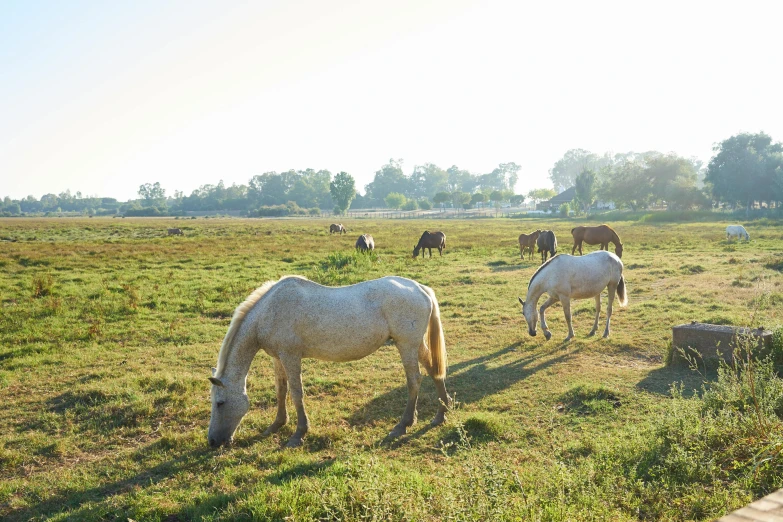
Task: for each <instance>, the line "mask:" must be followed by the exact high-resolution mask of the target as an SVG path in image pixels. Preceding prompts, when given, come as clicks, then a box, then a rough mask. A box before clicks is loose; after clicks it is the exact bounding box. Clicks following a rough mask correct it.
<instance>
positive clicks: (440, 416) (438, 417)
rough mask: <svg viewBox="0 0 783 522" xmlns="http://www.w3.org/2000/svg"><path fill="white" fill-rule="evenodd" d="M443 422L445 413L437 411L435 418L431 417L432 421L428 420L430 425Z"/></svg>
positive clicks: (438, 424)
mask: <svg viewBox="0 0 783 522" xmlns="http://www.w3.org/2000/svg"><path fill="white" fill-rule="evenodd" d="M444 422H446V414H445V413H438V414H436V415H435V418H434V419H432V422H430V426H440V425H441V424H443V423H444Z"/></svg>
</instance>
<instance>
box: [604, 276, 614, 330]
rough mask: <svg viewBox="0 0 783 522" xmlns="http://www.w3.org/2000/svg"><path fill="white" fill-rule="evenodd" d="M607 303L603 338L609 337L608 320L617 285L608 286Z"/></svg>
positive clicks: (610, 316) (610, 315) (610, 317)
mask: <svg viewBox="0 0 783 522" xmlns="http://www.w3.org/2000/svg"><path fill="white" fill-rule="evenodd" d="M608 290H609V304H607V305H606V329H605V330H604V338H607V337H609V321H610V319H612V303H613V302H614V296H615V294H616V293H617V285H615V286H611V285H610V286H609V288H608Z"/></svg>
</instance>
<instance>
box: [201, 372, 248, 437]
mask: <svg viewBox="0 0 783 522" xmlns="http://www.w3.org/2000/svg"><path fill="white" fill-rule="evenodd" d="M216 373H217V370H216V369H215V368H212V377H210V378H209V381H210V382H211V383H212V416H211V417H210V419H209V433H208V437H209V445H210V446H212V447H213V448H214V447H217V446H220V445H222V444H227V443H231V441H232V440H233V438H234V432H235V431H236V429H237V427H238V426H239V423H240V422H242V418H243V417H244V416H245V414H246V413H247V411H248V410H249V409H250V399H248V397H247V392H246V391H245V387H244V383H240V384H238V385H237V383H231V382H224V380H227V379H226V378H225V377H223V379H218V378H217V377H216V376H215V374H216Z"/></svg>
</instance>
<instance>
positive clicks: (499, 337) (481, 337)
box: [0, 219, 783, 521]
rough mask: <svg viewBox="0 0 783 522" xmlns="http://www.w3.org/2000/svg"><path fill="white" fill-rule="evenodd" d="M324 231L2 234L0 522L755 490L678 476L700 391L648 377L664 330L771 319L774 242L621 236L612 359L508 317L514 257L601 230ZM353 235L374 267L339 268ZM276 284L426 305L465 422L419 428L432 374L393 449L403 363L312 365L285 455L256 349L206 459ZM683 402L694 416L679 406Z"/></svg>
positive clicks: (694, 234) (776, 228)
mask: <svg viewBox="0 0 783 522" xmlns="http://www.w3.org/2000/svg"><path fill="white" fill-rule="evenodd" d="M329 223H330V221H328V220H299V219H297V220H241V219H223V220H221V219H198V220H174V219H136V220H134V219H122V220H120V219H113V220H112V219H0V238H5V239H14V240H16V241H15V242H0V393H1V394H2V403H3V407H2V408H0V426H2V429H0V518H3V519H6V520H28V519H35V520H43V519H47V520H114V519H117V520H125V519H127V518H132V519H134V520H137V521H146V520H159V521H176V520H193V519H203V520H389V519H394V520H443V519H454V520H505V519H520V518H521V519H531V520H573V519H612V520H637V519H699V518H710V517H716V516H720V515H722V514H725V513H726V512H728V511H730V510H731V509H735V508H737V507H739V506H741V505H743V504H745V503H747V502H749V501H750V500H751V499H752V498H753V497H754V496H757V495H758V494H759V493H760V491H759V488H763V487H766V486H765V485H759V484H758V483H754V482H753V480H750V479H748V480H738V479H736V476H737V475H736V469H737V468H738V464H737V463H736V462H722V461H718V462H715V461H714V460H715V459H713V460H710V457H709V456H705V457H704V459H703V461H702V460H699V459H696V460H698V462H696V464H694V466H695V467H696V468H698V469H699V470H707V471H703V473H702V475H699V476H697V477H691V478H688V477H687V475H688V470H681V471H679V472H677V473H675V472H673V471H671V470H672V469H673V468H674V467H675V466H673V465H671V461H665V462H663V461H661V460H660V459H658V457H659V455H661V454H663V452H664V450H665V448H668V447H669V446H666V444H668V442H667V439H666V436H665V434H663V435H662V432H661V426H662V425H665V424H666V423H667V422H668V420H667V419H671V418H673V417H676V416H677V415H678V413H677V412H678V411H680V410H673V407H672V404H673V403H675V402H676V403H677V404H679V405H680V406H681V407H682V408H683V409H686V408H690V407H692V405H691V402H692V401H689V400H688V399H687V397H688V396H689V395H690V394H691V391H692V390H694V389H699V388H700V387H701V385H702V382H703V381H702V376H700V375H699V374H698V373H696V372H693V371H691V370H689V369H687V368H682V367H666V366H664V359H665V357H666V353H667V349H668V345H669V340H670V339H671V326H673V325H676V324H680V323H684V322H689V321H691V320H698V321H702V322H712V323H718V324H736V325H747V324H750V323H751V322H752V323H753V324H752V325H753V326H757V325H759V324H763V325H765V326H766V327H768V328H770V327H777V326H779V325H780V324H781V323H782V322H783V321H782V320H781V319H782V312H781V306H780V305H781V303H783V287H781V284H782V283H783V274H781V271H780V270H781V267H782V266H783V256H782V255H781V250H783V249H782V248H781V246H782V245H783V242H782V240H783V225H781V224H779V223H775V222H757V223H756V224H754V223H750V224H748V226H747V227H746V228H747V229H748V231H749V233H750V235H751V238H752V240H751V241H750V242H744V241H743V242H736V241H733V242H727V241H726V233H725V227H726V225H727V224H728V223H726V222H712V223H709V222H707V223H691V224H670V223H665V224H644V223H636V222H633V223H632V222H612V223H611V226H612V228H614V229H615V230H616V231H617V232H618V233H619V234H620V237H621V238H622V241H623V244H624V253H623V259H622V261H623V263H624V265H625V270H624V275H625V278H626V281H627V288H628V296H629V305H628V307H627V308H620V307H619V306H615V308H614V315H613V317H612V332H611V337H610V338H609V339H602V338H601V337H600V336H596V337H591V338H588V337H587V333H588V332H589V330H590V328H591V327H592V321H593V313H594V312H593V310H594V301H593V300H592V299H588V300H583V301H576V302H573V303H572V313H573V321H574V324H573V326H574V330H575V332H576V337H575V338H574V339H573V340H572V341H571V342H570V343H568V344H563V343H562V342H561V341H562V339H563V338H564V337H565V335H566V334H567V328H566V325H565V320H564V318H563V311H562V307H561V306H559V305H555V306H553V307H552V308H550V309H549V311H548V314H547V322H548V324H549V328H550V329H551V331H552V333H553V337H552V340H550V341H548V342H547V341H545V340H544V337H543V336H542V335H539V336H537V337H530V336H528V333H527V327H526V324H525V320H524V318H523V317H522V315H521V309H520V306H519V303H518V301H517V296H522V298H523V299H524V296H525V292H526V290H527V282H528V280H529V279H530V277H531V275H532V274H533V272H534V271H535V270H536V268H537V267H538V265H539V262H538V261H539V260H538V259H537V258H538V256H537V255H536V256H533V260H532V261H531V260H529V259H525V260H521V259H520V253H519V244H518V241H517V238H518V236H519V234H520V233H522V232H524V233H529V232H531V231H533V230H535V229H537V228H540V229H551V230H554V232H555V233H556V234H557V239H558V246H559V252H561V253H565V252H569V253H570V250H571V246H572V240H571V237H570V234H569V231H570V230H571V228H572V227H574V226H575V225H579V224H597V223H584V222H579V221H573V220H561V219H551V220H546V219H536V220H526V219H525V220H523V219H517V220H509V219H484V220H444V221H434V220H404V221H403V220H377V221H372V220H349V221H344V222H343V223H344V224H345V226H346V228H347V229H348V230H350V232H349V233H348V234H346V235H338V234H332V235H330V233H329ZM174 227H176V228H181V229H182V230H183V233H184V236H178V235H176V236H169V235H168V233H167V229H168V228H174ZM425 229H428V230H442V231H444V232H445V234H446V236H447V237H448V241H447V243H446V244H447V246H446V249H445V250H444V252H443V256H442V257H441V256H438V255H436V256H434V257H432V258H431V259H430V258H429V257H427V258H426V259H424V260H422V259H421V258H417V259H413V258H412V256H411V251H412V249H413V247H414V246H415V245H416V242H417V240H418V238H419V237H420V236H421V233H422V232H423V231H424V230H425ZM363 233H369V234H372V235H373V237H374V238H375V251H374V252H370V253H366V254H361V253H357V252H355V250H354V243H355V241H356V238H357V237H358V236H359V235H360V234H363ZM584 249H585V252H587V251H593V250H595V249H597V247H589V246H585V247H584ZM526 257H527V256H526ZM284 274H300V275H304V276H306V277H308V278H309V279H311V280H313V281H316V282H319V283H322V284H326V285H343V284H350V283H355V282H359V281H363V280H366V279H372V278H376V277H381V276H384V275H399V276H404V277H409V278H412V279H415V280H417V281H419V282H421V283H422V284H425V285H427V286H430V287H431V288H432V289H433V290H434V291H435V294H436V296H437V298H438V301H439V303H440V307H441V316H442V320H443V328H444V332H445V339H446V346H447V351H448V356H449V370H448V374H447V378H446V385H447V387H448V391H449V393H450V394H451V395H452V396H453V398H454V399H455V401H456V403H455V406H454V408H453V411H451V412H450V413H449V415H448V421H447V422H446V423H445V424H444V425H441V426H438V427H434V428H430V427H429V425H428V422H429V420H430V419H431V418H432V417H433V416H434V415H435V412H436V410H437V407H438V403H437V400H436V393H435V389H434V386H433V383H432V380H431V379H429V378H426V377H425V378H424V379H423V381H422V386H421V391H420V395H419V423H418V424H417V425H414V426H413V427H412V428H411V429H409V431H408V434H407V435H405V436H403V437H401V438H399V439H396V440H393V441H388V440H385V437H386V435H387V433H388V432H389V431H390V430H391V429H392V428H393V427H394V425H395V424H396V423H397V421H398V420H399V415H400V412H401V411H402V409H403V408H404V405H405V401H406V399H407V392H406V386H405V374H404V371H403V368H402V365H401V363H400V357H399V355H398V353H397V350H396V349H395V348H394V347H393V346H387V347H383V348H381V349H380V350H378V351H377V352H376V353H375V354H373V355H371V356H369V357H367V358H365V359H362V360H360V361H356V362H351V363H325V362H319V361H314V360H305V361H304V362H303V370H302V373H303V380H304V391H305V400H306V404H307V408H308V414H309V416H310V424H311V429H310V432H309V434H308V436H307V438H306V439H305V440H304V444H303V446H302V447H301V448H298V449H293V450H291V449H285V448H284V445H285V442H286V440H287V439H288V437H290V436H291V434H292V433H293V430H294V429H295V416H294V415H293V414H292V418H291V421H290V422H289V423H288V425H286V426H285V427H283V428H282V429H281V430H280V431H279V432H278V433H277V434H275V435H273V436H270V437H267V438H263V437H262V436H261V432H262V431H263V430H264V428H266V426H267V425H268V424H269V423H270V422H272V420H273V419H274V416H275V411H276V410H275V391H274V369H273V364H272V361H271V359H270V358H269V357H268V356H266V355H265V354H264V353H263V352H261V353H259V354H258V355H257V356H256V358H255V361H254V363H253V365H252V367H251V370H250V374H249V377H248V393H249V396H250V401H251V410H250V412H249V413H248V415H247V417H246V418H245V420H244V421H243V423H242V425H241V426H240V428H239V430H238V432H237V434H236V438H235V443H234V445H233V446H231V447H222V448H220V449H217V450H214V449H210V448H209V447H208V445H207V426H208V424H209V416H210V398H209V393H210V383H209V381H208V380H207V378H208V377H209V376H210V375H211V374H210V368H211V367H212V366H215V363H216V359H217V353H218V350H219V348H220V343H221V341H222V338H223V336H224V335H225V333H226V329H227V327H228V323H229V320H230V318H231V314H232V312H233V310H234V308H235V307H236V306H237V305H238V304H239V303H240V302H242V301H243V300H244V299H245V297H247V295H248V294H249V293H250V292H251V291H252V290H253V289H255V288H256V287H257V286H260V285H261V283H263V282H264V281H266V280H269V279H277V278H279V277H280V276H281V275H284ZM542 302H543V300H542ZM605 302H606V299H605V297H604V307H603V310H602V315H601V321H602V323H601V324H603V321H605V312H606V308H605ZM675 382H682V383H684V384H683V387H682V390H683V391H682V395H683V396H684V397H686V398H680V399H677V400H673V399H671V393H670V388H671V385H672V383H675ZM676 395H678V396H679V394H676ZM289 401H290V398H289ZM666 455H670V454H669V453H666ZM750 457H752V455H751V456H749V457H748V458H750ZM667 458H669V457H667ZM674 458H675V457H673V456H671V459H674ZM689 458H690V457H689ZM694 458H695V457H694ZM778 458H779V457H778ZM706 461H709V462H706ZM678 462H680V461H678ZM681 462H682V463H683V465H682V466H681V467H683V468H688V467H689V465H690V464H691V462H690V461H689V460H687V459H685V458H684V457H683V458H682V460H681ZM699 466H704V468H699ZM733 473H734V474H733ZM770 487H771V486H770ZM776 487H779V484H778V485H777V486H776Z"/></svg>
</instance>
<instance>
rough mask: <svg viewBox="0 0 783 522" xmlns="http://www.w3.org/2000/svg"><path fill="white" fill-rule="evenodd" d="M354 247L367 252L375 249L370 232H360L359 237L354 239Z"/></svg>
mask: <svg viewBox="0 0 783 522" xmlns="http://www.w3.org/2000/svg"><path fill="white" fill-rule="evenodd" d="M356 248H358V249H359V250H360V251H361V252H369V251H370V250H375V241H373V239H372V236H371V235H370V234H362V235H361V236H359V239H357V240H356Z"/></svg>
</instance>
